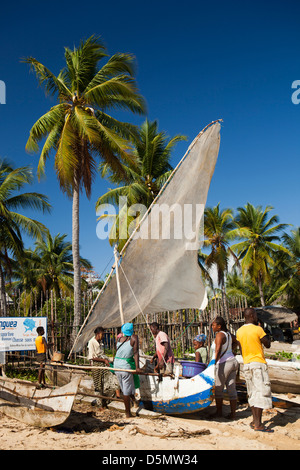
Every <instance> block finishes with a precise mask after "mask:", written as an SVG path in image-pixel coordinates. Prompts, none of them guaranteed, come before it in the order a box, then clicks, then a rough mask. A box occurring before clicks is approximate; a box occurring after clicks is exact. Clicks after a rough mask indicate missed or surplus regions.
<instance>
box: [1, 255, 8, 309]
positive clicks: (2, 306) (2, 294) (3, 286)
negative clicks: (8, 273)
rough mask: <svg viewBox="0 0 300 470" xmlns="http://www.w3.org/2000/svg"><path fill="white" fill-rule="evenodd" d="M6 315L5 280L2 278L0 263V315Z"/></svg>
mask: <svg viewBox="0 0 300 470" xmlns="http://www.w3.org/2000/svg"><path fill="white" fill-rule="evenodd" d="M6 316H7V308H6V292H5V280H4V274H3V270H2V266H1V263H0V317H6Z"/></svg>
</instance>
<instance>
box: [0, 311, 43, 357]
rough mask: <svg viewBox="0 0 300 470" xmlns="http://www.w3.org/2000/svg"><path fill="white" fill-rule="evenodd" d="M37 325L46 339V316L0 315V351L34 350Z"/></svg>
mask: <svg viewBox="0 0 300 470" xmlns="http://www.w3.org/2000/svg"><path fill="white" fill-rule="evenodd" d="M39 326H42V327H43V328H44V330H45V335H44V336H45V338H46V339H47V317H0V351H34V350H35V349H36V348H35V339H36V338H37V336H38V334H37V331H36V329H37V328H38V327H39Z"/></svg>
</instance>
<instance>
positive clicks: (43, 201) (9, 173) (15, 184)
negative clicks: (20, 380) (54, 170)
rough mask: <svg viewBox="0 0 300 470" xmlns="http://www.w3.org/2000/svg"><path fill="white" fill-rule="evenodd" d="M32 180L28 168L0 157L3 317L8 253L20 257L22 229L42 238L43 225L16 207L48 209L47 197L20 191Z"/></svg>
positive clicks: (28, 233) (0, 289) (0, 271)
mask: <svg viewBox="0 0 300 470" xmlns="http://www.w3.org/2000/svg"><path fill="white" fill-rule="evenodd" d="M32 182H33V175H32V171H31V169H30V168H29V167H28V166H26V167H20V168H16V169H14V168H13V166H12V165H11V164H10V163H8V162H7V161H6V160H0V222H1V223H0V300H1V305H2V313H3V315H4V316H5V315H6V313H7V310H6V293H5V273H4V268H5V270H6V272H8V271H9V269H10V264H11V262H10V256H9V255H10V254H12V255H14V256H16V257H17V258H18V259H20V257H21V255H22V252H23V241H22V232H24V233H26V234H27V235H29V236H32V237H35V238H36V237H41V236H42V234H43V233H44V232H45V230H46V228H45V226H44V225H43V224H41V223H40V222H38V221H36V220H33V219H31V218H29V217H26V216H25V215H23V214H20V213H19V212H15V211H16V210H19V209H27V208H29V209H35V210H41V211H43V212H46V211H49V210H50V204H49V203H48V200H47V197H46V196H44V195H42V194H39V193H34V192H32V193H23V194H20V193H19V192H20V190H21V189H22V188H23V187H24V186H25V185H26V184H31V183H32Z"/></svg>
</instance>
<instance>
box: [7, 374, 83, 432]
mask: <svg viewBox="0 0 300 470" xmlns="http://www.w3.org/2000/svg"><path fill="white" fill-rule="evenodd" d="M79 382H80V379H79V378H76V379H75V380H73V381H72V382H70V383H69V384H68V385H66V386H64V387H60V388H56V389H51V388H46V389H42V390H39V389H38V388H37V387H36V386H35V385H33V384H30V383H29V382H26V381H20V380H18V381H16V380H14V379H8V378H6V377H5V378H4V377H0V412H1V413H3V414H5V415H6V416H9V417H11V418H14V419H17V420H19V421H22V422H23V423H25V424H29V425H31V426H37V427H42V428H48V427H53V426H58V425H60V424H62V423H64V422H65V421H66V419H67V418H68V417H69V415H70V412H71V410H72V407H73V403H74V399H75V396H76V393H77V390H78V385H79Z"/></svg>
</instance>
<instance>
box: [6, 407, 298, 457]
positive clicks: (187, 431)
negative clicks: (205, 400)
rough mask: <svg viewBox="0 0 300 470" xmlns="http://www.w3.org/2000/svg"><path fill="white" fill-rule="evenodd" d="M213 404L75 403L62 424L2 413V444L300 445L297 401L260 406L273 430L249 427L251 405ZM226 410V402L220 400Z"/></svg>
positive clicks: (107, 448)
mask: <svg viewBox="0 0 300 470" xmlns="http://www.w3.org/2000/svg"><path fill="white" fill-rule="evenodd" d="M214 412H215V406H214V405H213V404H212V405H211V406H210V407H209V408H206V409H205V410H203V411H202V412H200V413H197V414H193V415H186V416H185V417H180V418H177V417H170V416H161V417H159V418H156V419H150V418H141V417H133V418H126V417H125V415H124V414H122V413H121V412H118V411H114V410H108V409H106V410H104V411H100V410H99V408H97V407H94V406H91V405H90V404H87V403H83V402H81V403H75V405H74V407H73V410H72V413H71V415H70V417H69V418H68V420H67V421H66V422H65V423H64V425H62V426H61V427H60V428H54V429H38V428H34V427H31V426H28V425H25V424H23V423H21V422H19V421H16V420H14V419H12V418H8V417H6V416H4V415H3V414H1V413H0V449H1V450H103V451H104V450H105V451H122V450H126V451H130V450H131V451H141V450H147V451H150V452H151V450H153V451H154V450H155V451H158V450H162V451H163V450H168V451H173V450H174V453H175V452H176V451H179V450H195V451H196V450H197V451H199V450H237V449H239V450H300V407H299V408H296V407H293V408H289V409H287V410H284V409H279V408H273V409H272V410H268V411H264V413H263V421H264V423H265V424H266V425H267V426H268V427H270V428H271V429H273V430H274V432H273V433H271V434H268V433H262V432H255V431H254V430H252V429H251V427H250V423H251V421H252V416H251V411H250V408H249V407H248V406H247V404H243V405H240V406H239V407H238V410H237V419H236V420H235V421H228V420H226V419H225V418H222V419H221V418H219V419H216V418H213V417H212V415H213V413H214ZM224 412H225V413H229V406H228V405H224Z"/></svg>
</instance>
